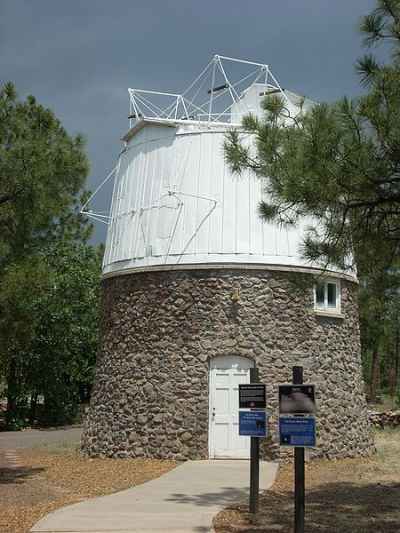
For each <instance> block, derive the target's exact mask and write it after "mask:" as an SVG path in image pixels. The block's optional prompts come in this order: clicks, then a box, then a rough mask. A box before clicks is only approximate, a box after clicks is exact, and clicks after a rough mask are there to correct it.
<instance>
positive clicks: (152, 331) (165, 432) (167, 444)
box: [82, 269, 373, 460]
mask: <svg viewBox="0 0 400 533" xmlns="http://www.w3.org/2000/svg"><path fill="white" fill-rule="evenodd" d="M235 290H236V294H238V295H239V299H238V300H237V301H234V299H232V294H233V293H234V292H235ZM341 298H342V314H343V318H339V317H338V318H328V317H321V316H317V315H316V314H315V313H314V311H313V297H312V277H311V275H307V274H293V273H285V272H273V271H266V270H244V269H241V270H238V269H236V270H235V269H232V270H225V269H221V270H218V269H215V270H196V271H195V270H186V271H185V270H182V271H164V272H142V273H134V274H126V275H122V276H117V277H113V278H109V279H106V280H104V282H103V319H102V331H103V339H102V348H101V352H100V355H99V358H98V362H97V371H96V378H95V385H94V390H93V395H92V399H91V407H90V410H89V414H88V417H87V421H86V425H85V429H84V434H83V438H82V448H83V450H84V451H85V452H86V453H88V454H89V455H105V456H114V457H127V456H130V457H158V458H175V459H178V460H179V459H201V458H207V457H208V367H209V360H210V358H212V357H215V356H218V355H240V356H244V357H248V358H251V359H253V360H254V361H255V362H256V365H257V366H258V368H259V371H260V377H261V380H262V381H263V382H265V383H266V385H267V397H268V403H269V405H268V407H269V410H270V411H271V412H272V413H273V416H272V418H271V430H272V439H270V440H269V441H267V442H264V453H265V454H266V456H271V455H274V454H275V456H276V454H277V453H279V447H278V446H277V445H276V415H277V384H279V383H285V382H288V381H291V367H292V365H293V364H302V365H303V366H304V368H305V371H304V379H305V381H307V382H309V383H315V384H316V394H317V402H318V421H317V424H318V433H319V435H318V450H317V451H316V452H315V453H316V454H317V455H323V456H326V457H349V456H356V455H360V454H361V455H365V454H368V453H369V452H370V451H371V450H372V448H373V442H372V437H371V433H370V426H369V423H368V416H367V408H366V400H365V395H364V390H363V382H362V377H361V361H360V345H359V326H358V307H357V286H356V285H355V284H353V283H351V282H348V281H344V280H342V282H341Z"/></svg>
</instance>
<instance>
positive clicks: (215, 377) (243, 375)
mask: <svg viewBox="0 0 400 533" xmlns="http://www.w3.org/2000/svg"><path fill="white" fill-rule="evenodd" d="M253 366H254V363H253V361H251V360H250V359H246V358H245V357H238V356H233V355H232V356H220V357H215V358H214V359H212V360H211V362H210V400H209V408H210V412H209V419H210V425H209V455H210V459H222V458H231V459H247V458H248V457H250V437H239V383H249V382H250V368H252V367H253Z"/></svg>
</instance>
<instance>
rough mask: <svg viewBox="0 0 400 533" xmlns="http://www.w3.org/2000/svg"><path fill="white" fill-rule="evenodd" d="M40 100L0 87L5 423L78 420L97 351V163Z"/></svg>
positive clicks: (0, 338) (0, 328)
mask: <svg viewBox="0 0 400 533" xmlns="http://www.w3.org/2000/svg"><path fill="white" fill-rule="evenodd" d="M84 145H85V143H84V140H83V138H82V136H80V135H76V136H74V137H72V136H70V135H69V134H68V133H67V132H66V130H65V129H64V128H63V126H62V125H61V123H60V121H59V120H58V119H57V118H56V117H55V115H54V113H53V112H52V111H51V110H49V109H46V108H44V107H43V106H41V105H40V104H38V103H37V102H36V100H35V98H34V97H33V96H28V97H27V98H26V100H25V101H21V100H19V99H18V97H17V93H16V90H15V87H14V86H13V85H12V84H11V83H7V84H5V85H4V86H3V87H2V88H0V364H1V366H0V372H1V378H2V380H3V381H5V383H6V389H7V390H6V393H7V400H8V408H7V417H8V423H9V426H10V427H14V428H18V427H20V426H21V425H24V424H26V423H27V420H28V419H30V421H31V422H32V421H33V420H34V419H35V418H36V417H37V416H38V417H39V418H40V419H41V421H42V422H45V423H47V424H56V423H63V422H66V421H70V420H71V419H72V418H73V416H74V414H75V412H76V409H77V406H78V402H79V400H80V399H81V398H82V397H83V396H85V391H86V396H87V390H88V389H89V388H90V384H91V380H92V371H93V365H94V359H95V353H96V349H97V332H98V324H97V314H98V298H99V295H98V288H99V279H100V262H101V257H100V256H101V251H98V250H95V249H94V248H92V247H90V246H88V245H86V244H85V243H86V241H87V239H88V237H89V236H90V233H91V229H92V228H91V225H89V224H88V221H87V219H86V218H85V217H83V216H82V215H81V214H80V213H79V206H80V205H81V202H82V201H83V200H84V199H85V198H86V197H87V194H88V192H86V191H85V190H84V184H85V180H86V176H87V174H88V171H89V163H88V159H87V156H86V153H85V149H84Z"/></svg>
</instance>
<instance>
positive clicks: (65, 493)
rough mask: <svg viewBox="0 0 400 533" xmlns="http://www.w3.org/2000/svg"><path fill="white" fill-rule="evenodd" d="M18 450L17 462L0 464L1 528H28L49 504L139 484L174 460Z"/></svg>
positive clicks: (21, 531) (14, 531) (8, 531)
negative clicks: (91, 457)
mask: <svg viewBox="0 0 400 533" xmlns="http://www.w3.org/2000/svg"><path fill="white" fill-rule="evenodd" d="M18 456H19V466H17V467H15V466H11V465H7V464H5V463H4V462H2V463H1V464H0V502H1V503H0V532H1V533H28V531H29V530H30V528H31V527H32V526H33V525H34V524H35V523H36V522H37V521H38V520H39V519H40V518H41V517H43V516H44V515H45V514H47V513H49V512H50V511H53V510H54V509H57V508H59V507H62V506H64V505H67V504H70V503H76V502H79V501H82V500H85V499H87V498H90V497H94V496H101V495H104V494H111V493H112V492H116V491H119V490H123V489H126V488H129V487H132V486H135V485H139V484H141V483H144V482H145V481H149V480H150V479H154V478H156V477H159V476H160V475H162V474H164V473H165V472H168V471H169V470H171V469H172V468H174V467H175V466H176V464H177V463H175V462H174V461H161V460H150V459H90V458H86V457H82V456H80V455H79V454H78V453H77V452H68V453H57V454H56V453H49V452H45V451H41V450H35V451H32V450H20V451H19V452H18ZM21 464H22V465H23V466H20V465H21Z"/></svg>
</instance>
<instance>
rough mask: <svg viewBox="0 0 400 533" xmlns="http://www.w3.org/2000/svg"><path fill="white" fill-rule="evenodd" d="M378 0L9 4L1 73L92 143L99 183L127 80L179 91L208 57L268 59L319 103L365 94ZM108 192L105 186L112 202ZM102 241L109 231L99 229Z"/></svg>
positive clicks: (47, 0) (123, 108)
mask: <svg viewBox="0 0 400 533" xmlns="http://www.w3.org/2000/svg"><path fill="white" fill-rule="evenodd" d="M373 5H374V2H373V0H351V1H349V0H335V1H334V2H333V1H332V0H280V1H279V2H276V1H272V0H246V1H243V0H242V1H238V0H213V1H211V0H203V1H201V2H200V1H196V0H140V1H139V0H129V1H128V0H114V1H113V2H112V1H110V0H107V1H105V0H86V1H84V0H69V1H68V2H63V1H61V0H26V1H23V0H0V80H1V81H2V82H4V81H6V80H12V81H14V82H15V83H16V85H17V88H18V91H19V93H20V94H21V96H25V95H26V94H28V93H31V94H34V95H35V96H36V97H37V98H38V100H39V101H40V102H41V103H43V104H45V105H47V106H49V107H51V108H52V109H53V110H54V111H55V113H56V114H57V116H58V117H59V118H60V119H61V120H62V121H63V123H64V124H65V126H66V127H67V128H68V130H69V131H70V132H72V133H76V132H81V133H83V134H84V135H85V136H86V138H87V140H88V151H89V156H90V159H91V163H92V173H91V177H90V180H89V186H90V187H91V188H92V189H93V188H94V187H95V186H96V184H98V183H99V182H100V181H101V179H102V178H103V176H104V175H105V173H106V172H107V170H108V169H110V168H111V167H112V165H113V162H114V161H115V158H116V155H117V154H118V151H119V143H118V139H119V137H120V136H121V134H122V133H123V132H124V131H125V130H126V128H127V114H128V108H129V106H128V94H127V88H128V87H141V88H158V89H160V90H166V91H180V90H183V89H184V87H185V86H186V85H187V84H188V83H189V82H190V81H191V80H192V79H193V78H194V77H195V76H196V75H197V74H198V73H199V71H200V69H201V68H202V67H203V66H204V65H205V64H206V62H207V61H208V60H209V58H210V56H211V55H212V54H214V53H221V54H224V55H230V56H233V57H241V58H249V59H253V60H255V61H261V62H267V63H269V64H270V65H271V68H272V70H273V72H274V74H275V75H276V76H277V77H278V79H279V80H280V82H281V84H282V85H283V86H285V87H287V88H291V89H293V90H297V91H298V92H300V93H302V94H307V95H309V96H310V97H312V98H314V99H316V100H333V99H335V98H338V97H340V96H341V95H342V94H348V95H350V96H352V95H355V94H357V91H358V85H357V78H356V76H355V74H354V68H353V64H354V61H355V59H356V57H357V56H359V55H360V53H361V48H360V37H359V35H358V33H357V24H358V20H359V18H360V16H361V15H363V14H365V13H367V12H369V11H370V10H371V8H372V6H373ZM108 194H109V191H106V192H105V194H104V201H106V199H107V195H108ZM96 237H97V239H101V238H103V237H104V230H103V228H98V229H97V232H96Z"/></svg>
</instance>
